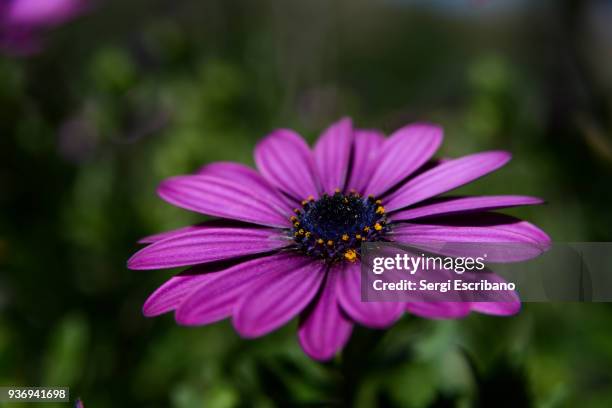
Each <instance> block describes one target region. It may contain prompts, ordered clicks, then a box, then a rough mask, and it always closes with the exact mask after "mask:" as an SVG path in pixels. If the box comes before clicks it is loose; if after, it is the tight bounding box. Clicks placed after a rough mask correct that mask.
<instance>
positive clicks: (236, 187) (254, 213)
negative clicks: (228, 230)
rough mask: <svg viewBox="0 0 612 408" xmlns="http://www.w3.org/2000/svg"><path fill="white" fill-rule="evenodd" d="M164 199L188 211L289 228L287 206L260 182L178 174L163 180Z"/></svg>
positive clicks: (160, 191) (159, 191)
mask: <svg viewBox="0 0 612 408" xmlns="http://www.w3.org/2000/svg"><path fill="white" fill-rule="evenodd" d="M157 191H158V194H159V195H160V197H161V198H163V199H164V200H166V201H167V202H169V203H170V204H173V205H176V206H177V207H181V208H185V209H187V210H192V211H196V212H199V213H202V214H208V215H214V216H217V217H222V218H229V219H235V220H240V221H246V222H252V223H255V224H261V225H268V226H273V227H288V226H289V213H288V210H287V205H286V203H285V202H284V201H282V200H281V199H280V198H278V197H275V196H274V195H271V194H270V191H267V190H262V189H261V188H259V187H258V186H257V185H253V184H244V183H242V182H241V180H232V179H226V178H223V177H219V176H213V175H209V174H206V175H192V176H177V177H172V178H169V179H167V180H165V181H163V182H162V183H161V185H160V186H159V188H158V190H157Z"/></svg>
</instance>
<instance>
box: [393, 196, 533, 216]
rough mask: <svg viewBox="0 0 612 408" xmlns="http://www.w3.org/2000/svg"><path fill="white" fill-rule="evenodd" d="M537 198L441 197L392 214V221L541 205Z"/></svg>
mask: <svg viewBox="0 0 612 408" xmlns="http://www.w3.org/2000/svg"><path fill="white" fill-rule="evenodd" d="M543 202H544V201H543V200H542V199H540V198H537V197H527V196H513V195H507V196H482V197H442V198H436V199H432V200H431V201H430V202H428V203H427V204H425V203H423V204H422V205H419V206H418V207H416V208H408V209H406V210H401V211H398V212H395V213H393V215H392V217H391V218H393V221H404V220H412V219H416V218H423V217H431V216H432V215H440V214H451V213H459V212H473V211H488V210H494V209H498V208H508V207H517V206H521V205H534V204H542V203H543Z"/></svg>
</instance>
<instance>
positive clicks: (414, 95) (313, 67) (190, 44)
mask: <svg viewBox="0 0 612 408" xmlns="http://www.w3.org/2000/svg"><path fill="white" fill-rule="evenodd" d="M346 114H348V115H350V116H352V117H353V118H354V120H355V123H356V124H357V125H358V126H360V127H375V128H381V129H384V130H385V131H386V132H391V131H393V130H394V129H396V128H398V127H400V126H402V125H404V124H405V123H408V122H411V121H415V120H428V121H434V122H438V123H440V124H442V125H443V126H444V128H445V133H446V138H445V142H444V145H443V148H442V151H441V152H440V154H441V155H444V156H459V155H462V154H466V153H472V152H476V151H479V150H485V149H507V150H510V151H512V153H513V154H514V160H513V161H512V162H511V164H510V165H508V166H507V167H505V168H504V169H502V170H501V171H499V172H497V173H496V174H494V175H491V176H489V177H487V178H485V179H483V180H480V181H478V182H477V183H474V184H473V185H471V186H469V187H467V188H463V192H466V193H470V194H474V193H476V194H496V193H505V194H531V195H536V196H540V197H543V198H545V199H546V200H547V201H548V204H547V205H546V206H544V207H534V208H525V209H517V210H512V211H511V213H513V214H516V215H519V216H521V217H524V218H526V219H528V220H530V221H532V222H535V223H536V224H538V225H539V226H541V227H542V228H543V229H544V230H546V231H547V232H548V233H549V234H550V235H551V236H552V237H553V239H554V240H555V241H610V240H611V239H610V236H611V230H612V212H611V210H610V209H611V208H612V193H611V191H610V187H611V185H612V184H611V179H612V178H611V176H612V137H611V134H612V121H611V119H612V2H611V1H594V0H591V1H587V0H584V1H580V0H558V1H556V0H550V1H538V2H530V1H527V0H525V1H519V0H489V1H487V0H481V1H470V0H456V1H435V0H433V1H425V0H421V1H417V0H412V1H410V0H378V1H366V0H342V1H326V0H312V1H307V2H305V1H295V0H291V1H272V0H258V1H256V0H243V1H239V0H231V1H227V0H206V1H196V0H192V1H180V2H177V1H169V0H168V1H161V0H146V1H145V0H130V1H119V0H116V1H111V0H108V1H102V0H100V1H99V2H98V5H97V7H96V8H94V10H92V11H91V12H90V13H89V14H87V15H85V16H83V17H81V18H79V19H77V20H75V21H73V22H70V23H69V24H67V25H65V26H63V27H60V28H58V29H57V30H54V31H52V32H50V33H48V36H47V38H46V48H45V49H44V50H43V52H41V53H40V54H38V55H35V56H32V57H28V58H15V57H11V56H7V55H5V56H1V57H0V163H2V164H1V167H0V384H2V385H19V386H28V385H30V386H34V385H56V386H70V388H71V393H72V395H73V396H75V397H76V396H81V397H82V398H83V400H84V402H85V406H86V407H87V408H91V407H94V408H105V407H151V408H155V407H160V408H166V407H176V408H188V407H235V406H244V407H247V406H258V407H260V406H261V407H273V406H291V405H310V406H313V405H324V406H327V405H338V406H349V405H354V406H358V407H370V406H389V407H455V406H457V407H468V406H479V407H492V406H509V407H523V406H524V407H529V406H533V407H543V408H554V407H575V406H578V405H579V404H580V406H582V407H610V406H612V324H610V323H611V322H612V307H611V306H610V305H609V304H526V305H525V306H524V309H523V311H522V312H521V313H520V315H518V316H516V317H512V318H493V317H487V316H482V315H472V316H470V317H468V318H466V319H463V320H459V321H428V320H424V319H420V318H416V317H413V316H406V317H404V318H403V319H402V320H401V321H400V322H399V323H398V324H397V325H395V326H394V327H393V328H392V329H390V330H388V331H374V330H366V329H360V330H357V331H355V333H354V335H353V338H352V340H351V342H350V344H349V345H348V347H347V348H346V349H345V351H344V353H343V354H342V355H341V356H339V357H338V358H337V359H336V360H334V361H332V362H330V363H327V364H320V363H317V362H314V361H311V360H310V359H309V358H308V357H306V356H305V355H304V354H303V352H302V351H301V350H300V348H299V346H298V343H297V339H296V334H295V323H292V324H291V325H289V326H288V327H285V328H283V329H282V330H280V331H277V332H275V333H273V334H271V335H268V336H266V337H264V338H262V339H258V340H253V341H245V340H241V339H240V338H239V337H238V335H237V334H235V333H234V331H233V330H232V328H231V325H230V324H229V323H228V322H221V323H218V324H214V325H212V326H208V327H201V328H185V327H178V326H176V325H175V323H174V322H173V319H172V316H171V315H166V316H163V317H160V318H156V319H146V318H144V317H143V316H142V314H141V306H142V304H143V302H144V300H145V299H146V297H147V295H148V294H149V293H150V292H151V291H153V290H154V289H155V288H156V287H157V286H158V285H159V284H161V283H162V282H163V281H164V280H166V279H167V278H168V277H169V276H171V275H172V274H173V273H175V272H176V271H129V270H127V269H126V267H125V262H126V260H127V258H128V257H129V256H130V255H131V254H132V253H133V252H134V251H135V250H136V249H137V248H138V245H137V244H136V241H137V240H138V238H140V237H142V236H144V235H148V234H152V233H155V232H159V231H163V230H166V229H169V228H175V227H179V226H183V225H186V224H189V223H192V222H197V221H200V220H202V217H200V216H198V215H197V214H193V213H189V212H187V211H183V210H180V209H177V208H173V207H171V206H170V205H168V204H165V203H164V202H163V201H161V200H160V199H158V198H157V197H156V195H155V187H156V185H157V183H159V181H160V180H162V179H163V178H165V177H168V176H172V175H176V174H181V173H187V172H191V171H193V170H195V169H196V168H197V167H199V166H200V165H202V164H204V163H208V162H211V161H218V160H232V161H239V162H245V163H249V164H252V162H253V161H252V155H251V152H252V149H253V147H254V145H255V143H256V142H257V140H258V139H259V138H261V137H263V136H264V135H265V134H266V132H268V131H270V130H272V129H274V128H276V127H291V128H295V129H297V130H298V131H300V132H301V133H302V134H303V135H304V136H305V137H307V138H308V139H309V140H310V141H312V140H314V139H315V138H316V136H317V134H318V132H320V131H321V130H322V129H323V128H324V127H326V126H327V125H328V124H329V123H331V122H332V121H334V120H336V119H337V118H339V117H340V116H342V115H346ZM611 272H612V271H611ZM67 405H68V404H63V405H62V404H57V405H53V404H48V405H45V406H48V407H53V406H61V407H64V406H67ZM18 406H21V407H23V406H27V405H25V404H20V405H18ZM37 406H38V405H37Z"/></svg>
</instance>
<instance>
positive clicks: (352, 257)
mask: <svg viewBox="0 0 612 408" xmlns="http://www.w3.org/2000/svg"><path fill="white" fill-rule="evenodd" d="M344 259H346V260H347V261H349V262H355V261H356V260H357V251H355V250H354V249H349V250H347V251H346V252H345V253H344Z"/></svg>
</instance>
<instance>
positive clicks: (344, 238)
mask: <svg viewBox="0 0 612 408" xmlns="http://www.w3.org/2000/svg"><path fill="white" fill-rule="evenodd" d="M349 238H350V237H349V236H348V234H344V235H342V240H343V241H348V240H349Z"/></svg>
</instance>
